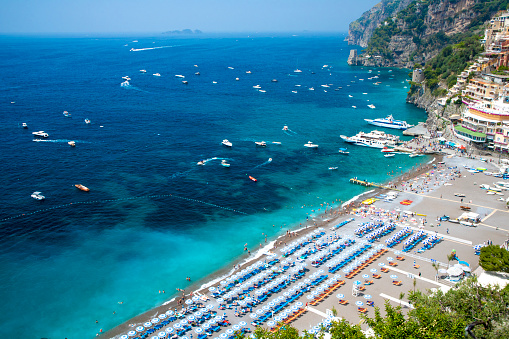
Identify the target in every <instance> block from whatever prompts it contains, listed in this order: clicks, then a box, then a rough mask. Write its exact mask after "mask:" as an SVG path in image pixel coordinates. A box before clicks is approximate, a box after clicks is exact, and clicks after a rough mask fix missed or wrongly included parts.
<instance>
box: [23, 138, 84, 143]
mask: <svg viewBox="0 0 509 339" xmlns="http://www.w3.org/2000/svg"><path fill="white" fill-rule="evenodd" d="M32 141H35V142H59V143H68V142H69V141H71V140H69V139H56V140H47V139H34V140H32ZM72 141H75V142H77V143H80V144H91V142H90V141H78V140H72Z"/></svg>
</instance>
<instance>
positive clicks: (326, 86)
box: [320, 85, 329, 88]
mask: <svg viewBox="0 0 509 339" xmlns="http://www.w3.org/2000/svg"><path fill="white" fill-rule="evenodd" d="M320 86H322V87H325V88H329V85H320Z"/></svg>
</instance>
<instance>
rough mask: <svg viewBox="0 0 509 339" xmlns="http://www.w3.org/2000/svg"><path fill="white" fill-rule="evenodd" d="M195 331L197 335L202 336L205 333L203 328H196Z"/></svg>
mask: <svg viewBox="0 0 509 339" xmlns="http://www.w3.org/2000/svg"><path fill="white" fill-rule="evenodd" d="M194 331H195V332H196V333H198V334H200V333H203V328H201V327H196V328H195V329H194Z"/></svg>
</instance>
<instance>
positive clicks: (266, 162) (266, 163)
mask: <svg viewBox="0 0 509 339" xmlns="http://www.w3.org/2000/svg"><path fill="white" fill-rule="evenodd" d="M271 162H272V158H269V160H267V161H265V162H264V163H263V164H260V165H258V166H255V167H253V168H252V169H251V171H252V170H254V169H257V168H258V167H262V166H265V165H268V164H270V163H271Z"/></svg>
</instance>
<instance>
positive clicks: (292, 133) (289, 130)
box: [283, 129, 297, 136]
mask: <svg viewBox="0 0 509 339" xmlns="http://www.w3.org/2000/svg"><path fill="white" fill-rule="evenodd" d="M283 132H285V133H286V135H289V136H292V135H295V134H297V132H294V131H292V130H291V129H287V130H283Z"/></svg>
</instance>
